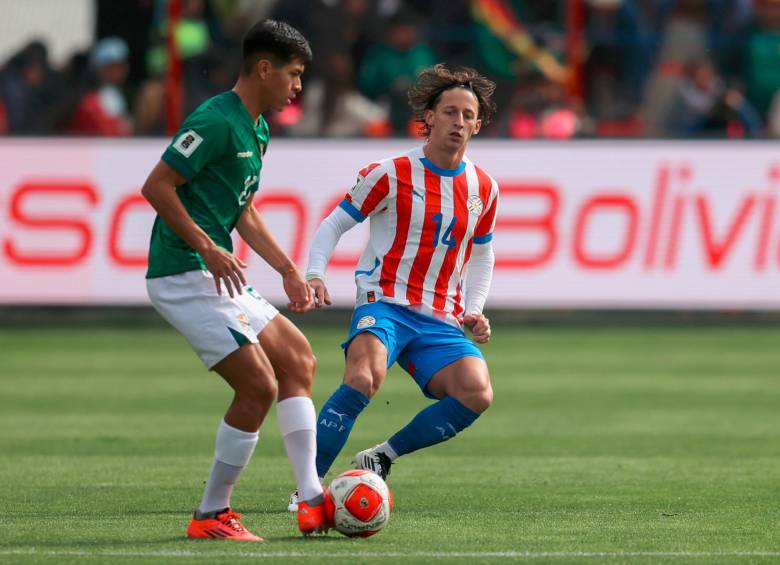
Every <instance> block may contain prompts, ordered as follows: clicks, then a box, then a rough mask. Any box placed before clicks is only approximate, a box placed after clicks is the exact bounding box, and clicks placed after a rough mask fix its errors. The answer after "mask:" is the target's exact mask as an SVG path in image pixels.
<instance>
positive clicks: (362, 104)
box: [288, 50, 390, 137]
mask: <svg viewBox="0 0 780 565" xmlns="http://www.w3.org/2000/svg"><path fill="white" fill-rule="evenodd" d="M320 61H321V64H322V72H321V74H320V77H319V78H315V79H313V80H311V81H310V82H309V83H308V84H307V86H306V89H305V90H304V91H303V116H302V118H301V120H300V121H299V122H298V123H297V124H294V125H293V126H291V127H290V128H288V132H289V133H290V134H292V135H305V136H325V137H358V136H362V135H367V134H369V135H376V134H383V133H389V131H388V130H389V129H390V126H389V123H388V121H387V112H386V111H385V110H384V109H383V108H382V107H381V106H379V105H378V104H375V103H374V102H371V101H370V100H369V99H367V98H366V97H365V96H363V95H362V94H360V93H359V92H358V91H357V90H356V89H355V74H354V70H353V68H352V61H351V60H350V58H349V55H348V54H347V53H346V52H345V51H342V50H334V51H330V52H329V53H325V54H323V55H322V56H321V58H320Z"/></svg>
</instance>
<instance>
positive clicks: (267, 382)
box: [236, 371, 278, 404]
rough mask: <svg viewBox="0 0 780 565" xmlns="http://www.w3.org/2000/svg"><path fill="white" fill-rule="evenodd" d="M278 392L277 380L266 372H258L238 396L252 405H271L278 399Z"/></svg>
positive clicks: (238, 392) (239, 391)
mask: <svg viewBox="0 0 780 565" xmlns="http://www.w3.org/2000/svg"><path fill="white" fill-rule="evenodd" d="M277 392H278V387H277V384H276V379H275V378H273V375H268V374H266V373H265V371H257V373H256V374H255V375H253V376H252V378H251V379H249V380H248V381H247V383H246V385H245V386H243V387H241V390H237V391H236V393H237V396H239V397H241V398H243V399H245V400H246V401H248V402H251V403H252V404H270V403H272V402H273V400H274V398H276V394H277Z"/></svg>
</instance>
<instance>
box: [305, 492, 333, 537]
mask: <svg viewBox="0 0 780 565" xmlns="http://www.w3.org/2000/svg"><path fill="white" fill-rule="evenodd" d="M322 497H323V499H322V502H321V503H320V504H317V505H316V506H312V505H311V504H309V503H308V502H304V501H302V500H301V501H299V502H298V529H299V530H300V531H301V533H302V534H303V535H305V536H307V535H309V534H324V533H327V531H328V530H329V529H330V528H332V527H333V511H334V507H333V500H332V499H331V498H330V493H329V492H328V489H327V488H325V487H322Z"/></svg>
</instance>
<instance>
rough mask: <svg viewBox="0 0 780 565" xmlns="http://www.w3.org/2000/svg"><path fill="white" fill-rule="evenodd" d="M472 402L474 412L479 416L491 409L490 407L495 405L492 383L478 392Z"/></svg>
mask: <svg viewBox="0 0 780 565" xmlns="http://www.w3.org/2000/svg"><path fill="white" fill-rule="evenodd" d="M472 402H473V403H474V407H473V408H472V410H474V412H477V413H479V414H481V413H482V412H484V411H485V410H487V409H488V408H490V405H491V404H493V387H491V386H490V383H488V384H487V386H485V387H483V388H481V389H480V390H478V391H476V393H475V394H474V396H473V400H472Z"/></svg>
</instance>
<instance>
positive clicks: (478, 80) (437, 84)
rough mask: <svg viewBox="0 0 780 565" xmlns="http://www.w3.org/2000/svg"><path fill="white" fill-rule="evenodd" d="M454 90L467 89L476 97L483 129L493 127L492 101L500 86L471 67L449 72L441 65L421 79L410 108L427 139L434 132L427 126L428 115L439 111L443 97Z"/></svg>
mask: <svg viewBox="0 0 780 565" xmlns="http://www.w3.org/2000/svg"><path fill="white" fill-rule="evenodd" d="M451 88H467V89H468V90H470V91H471V92H473V93H474V96H475V97H476V99H477V103H478V105H479V111H478V114H477V118H479V119H480V120H482V125H486V124H489V123H490V120H491V118H492V117H493V115H494V114H495V113H496V103H495V102H493V100H492V98H491V97H492V96H493V92H494V91H495V90H496V83H494V82H493V81H492V80H490V79H487V78H485V77H483V76H482V75H480V74H479V73H478V72H477V71H476V70H475V69H472V68H470V67H457V68H455V69H449V68H447V67H446V66H445V65H444V64H442V63H439V64H438V65H434V66H433V67H429V68H427V69H425V70H424V71H422V72H421V73H420V74H419V75H418V76H417V82H416V83H415V84H414V86H412V88H410V89H409V105H410V106H411V107H412V113H413V117H414V120H415V121H416V122H419V123H420V124H421V126H420V129H421V132H422V134H423V135H424V136H425V137H428V136H429V135H430V134H431V128H430V127H429V126H428V124H426V123H425V111H426V110H433V109H434V108H436V104H438V103H439V99H440V98H441V95H442V93H443V92H445V91H447V90H450V89H451Z"/></svg>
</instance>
